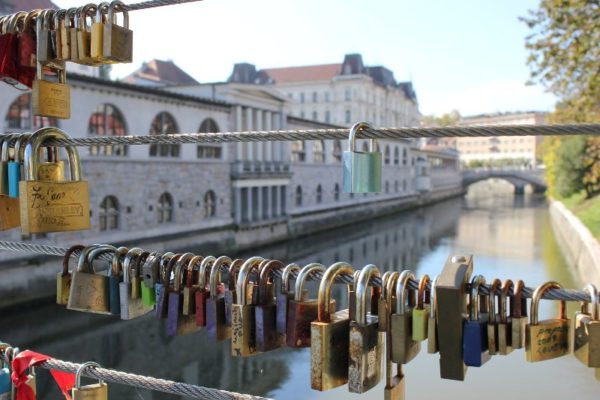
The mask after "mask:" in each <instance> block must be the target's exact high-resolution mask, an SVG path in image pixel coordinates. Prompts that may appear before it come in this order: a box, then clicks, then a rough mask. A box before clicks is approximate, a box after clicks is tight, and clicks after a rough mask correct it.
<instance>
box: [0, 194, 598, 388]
mask: <svg viewBox="0 0 600 400" xmlns="http://www.w3.org/2000/svg"><path fill="white" fill-rule="evenodd" d="M488 193H489V192H488ZM452 253H473V254H475V268H476V271H477V273H482V274H484V275H486V276H487V277H490V278H492V277H496V276H497V277H499V278H506V277H511V278H515V277H520V278H522V279H524V280H525V281H526V282H527V284H529V285H535V284H538V283H540V282H542V281H545V280H548V279H556V280H559V281H561V282H562V283H564V284H565V286H568V287H579V286H581V283H580V282H577V281H576V280H575V279H574V278H572V277H571V275H570V272H569V269H568V268H566V265H565V263H564V261H563V259H562V257H561V256H560V252H559V250H558V247H557V245H556V243H555V239H554V237H553V235H552V231H551V229H550V224H549V221H548V212H547V210H546V206H545V203H544V200H543V199H540V198H537V197H531V196H524V197H523V196H522V197H514V196H512V195H496V196H487V197H481V196H475V195H473V194H471V195H469V196H467V197H466V198H465V199H455V200H451V201H446V202H443V203H439V204H436V205H433V206H431V207H427V208H424V209H421V210H413V211H408V212H406V213H403V214H401V215H393V216H387V217H384V218H380V219H377V220H370V221H367V222H363V223H359V224H355V225H352V226H348V227H346V228H343V229H339V230H335V231H331V232H327V233H322V234H318V235H313V236H311V237H307V238H299V239H296V240H292V241H289V242H287V243H281V244H277V245H273V246H269V247H265V248H262V249H254V250H252V251H249V252H243V253H240V254H239V255H238V256H240V257H247V256H250V255H256V254H260V255H262V256H264V257H269V258H278V259H281V260H285V261H296V262H299V263H301V264H305V263H308V262H314V261H318V262H321V263H324V264H330V263H332V262H333V261H338V260H345V261H348V262H350V263H351V264H353V265H355V266H357V267H359V266H363V265H365V264H368V263H374V264H376V265H378V266H379V267H380V268H382V269H384V270H385V269H401V268H402V267H405V266H406V267H409V266H413V268H412V269H415V270H416V271H417V272H418V274H421V273H428V274H430V275H435V274H436V273H437V272H439V270H440V268H441V267H442V266H443V263H444V261H445V260H446V258H447V256H448V255H449V254H452ZM311 290H313V293H314V286H313V287H312V289H311ZM336 292H337V296H338V299H340V301H341V303H342V305H345V299H343V298H341V297H340V296H341V295H342V292H343V288H342V287H339V286H338V287H337V289H336ZM545 303H553V302H545ZM553 306H554V304H545V307H544V308H543V312H544V313H546V314H547V313H550V312H553V310H554V307H553ZM0 325H1V326H3V327H5V328H4V329H2V331H3V337H2V339H3V340H6V341H8V342H10V343H15V344H18V345H19V346H20V347H21V348H32V349H36V350H39V351H40V352H42V353H46V354H51V355H54V356H56V357H59V358H64V359H67V360H72V361H84V360H96V361H98V362H99V363H100V364H102V365H103V366H106V367H111V368H115V369H119V370H123V371H130V372H134V373H140V374H145V375H150V376H156V377H162V378H166V379H172V380H177V381H184V382H189V383H195V384H200V385H206V386H210V387H219V388H223V389H226V390H232V391H240V392H244V393H251V394H257V395H267V396H271V397H275V398H285V399H309V398H319V399H328V398H329V399H340V398H356V399H358V398H361V399H380V398H381V397H382V392H383V385H379V386H378V387H377V388H375V389H373V390H371V391H370V392H368V393H367V394H366V395H363V396H356V395H350V394H348V393H347V389H346V388H345V387H342V388H339V389H336V390H333V391H329V392H325V393H319V392H315V391H312V390H311V389H310V376H309V374H310V364H309V363H310V352H309V351H308V350H290V349H281V350H278V351H275V352H271V353H267V354H263V355H258V356H255V357H251V358H246V359H241V358H234V357H231V356H230V355H229V354H230V346H229V343H227V342H223V343H216V344H215V343H213V342H211V341H210V340H208V339H207V337H206V335H205V333H204V332H199V333H196V334H192V335H187V336H182V337H177V338H169V337H167V336H166V335H165V333H164V332H165V330H164V327H163V326H162V323H158V321H156V320H155V319H154V318H153V317H152V316H146V317H144V318H140V319H137V320H133V321H115V320H114V319H112V318H107V317H101V316H95V315H88V314H83V313H78V312H70V311H66V310H64V309H62V308H60V307H58V306H55V305H53V304H51V305H46V306H41V307H36V308H32V309H29V310H24V311H22V312H21V313H20V314H13V315H4V316H2V317H0ZM6 327H10V328H8V329H6ZM438 368H439V366H438V356H437V355H428V354H426V353H424V352H422V353H421V354H420V355H419V356H418V357H417V359H416V360H415V361H413V362H411V363H410V364H409V365H408V366H406V367H405V368H404V370H405V371H404V372H405V374H406V379H407V398H409V399H422V398H442V397H448V396H450V397H459V396H460V397H461V398H464V399H479V398H480V397H481V393H485V397H486V398H490V399H504V398H506V397H510V398H514V399H525V398H531V397H535V398H538V397H544V398H547V399H562V398H563V397H565V396H576V397H577V398H579V399H592V398H597V390H598V388H599V387H600V386H599V385H598V383H597V382H595V381H594V379H593V374H592V372H591V371H589V370H587V369H585V368H583V367H581V366H580V365H579V364H578V363H577V361H575V360H574V359H573V358H571V357H563V358H562V359H559V360H555V361H551V362H547V363H540V364H527V363H525V356H524V354H523V351H521V350H520V351H515V352H513V353H512V354H511V355H509V356H507V357H494V358H493V359H492V360H491V361H490V362H489V363H488V364H486V365H485V366H484V367H483V368H480V369H478V368H470V369H469V371H468V374H467V383H466V384H465V383H458V382H452V381H443V380H441V379H439V372H438ZM38 382H39V383H38V385H39V391H40V393H41V394H40V396H39V398H40V399H55V398H59V393H58V391H56V390H55V388H54V384H53V383H50V382H49V380H48V379H47V377H46V374H45V372H40V377H39V378H38ZM490 388H499V389H500V388H502V391H501V392H494V391H490ZM110 392H111V398H143V399H174V398H177V397H175V396H169V395H165V394H160V393H151V392H148V391H143V390H140V391H136V390H135V389H131V388H128V387H125V386H121V385H113V384H111V385H110Z"/></svg>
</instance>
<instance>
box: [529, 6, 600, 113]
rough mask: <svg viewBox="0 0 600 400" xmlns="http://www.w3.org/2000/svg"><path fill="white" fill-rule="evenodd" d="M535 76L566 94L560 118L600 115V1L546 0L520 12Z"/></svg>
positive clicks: (560, 106) (553, 90) (563, 95)
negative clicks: (523, 12)
mask: <svg viewBox="0 0 600 400" xmlns="http://www.w3.org/2000/svg"><path fill="white" fill-rule="evenodd" d="M521 20H522V21H524V22H525V23H526V24H527V26H528V27H529V28H530V29H531V30H532V33H531V34H530V35H529V36H527V38H526V48H527V49H529V51H530V55H529V58H528V59H527V62H528V64H529V65H530V67H531V79H532V81H537V82H540V83H542V84H543V85H544V86H546V87H547V88H548V90H549V91H550V92H552V93H554V94H555V95H557V96H558V97H559V98H560V99H561V100H560V103H559V104H557V107H556V112H555V114H554V116H553V117H554V120H555V121H561V122H595V121H599V120H600V45H599V43H600V1H599V0H541V2H540V6H539V8H538V9H537V10H530V11H529V15H528V17H523V18H521Z"/></svg>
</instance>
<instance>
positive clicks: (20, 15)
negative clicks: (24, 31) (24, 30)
mask: <svg viewBox="0 0 600 400" xmlns="http://www.w3.org/2000/svg"><path fill="white" fill-rule="evenodd" d="M26 17H27V12H26V11H19V12H17V13H15V14H13V15H12V16H10V17H9V18H8V20H7V23H6V32H7V33H13V34H17V33H19V21H20V20H24V19H25V18H26Z"/></svg>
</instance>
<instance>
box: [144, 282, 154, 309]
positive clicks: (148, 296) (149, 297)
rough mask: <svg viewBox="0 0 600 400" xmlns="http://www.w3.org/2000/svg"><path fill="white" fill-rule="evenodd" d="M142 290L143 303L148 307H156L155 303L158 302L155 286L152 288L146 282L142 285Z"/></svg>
mask: <svg viewBox="0 0 600 400" xmlns="http://www.w3.org/2000/svg"><path fill="white" fill-rule="evenodd" d="M141 290H142V303H143V304H144V305H145V306H147V307H154V305H155V304H156V298H155V295H156V292H155V291H154V288H150V287H148V286H146V285H145V284H144V285H142V287H141Z"/></svg>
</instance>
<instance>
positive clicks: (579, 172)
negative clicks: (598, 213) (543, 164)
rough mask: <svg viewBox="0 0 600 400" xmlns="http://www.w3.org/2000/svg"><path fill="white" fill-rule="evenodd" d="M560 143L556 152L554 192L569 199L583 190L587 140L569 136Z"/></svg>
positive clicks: (582, 137)
mask: <svg viewBox="0 0 600 400" xmlns="http://www.w3.org/2000/svg"><path fill="white" fill-rule="evenodd" d="M560 142H561V143H560V146H559V147H558V149H557V150H556V163H555V171H556V172H557V174H556V191H557V192H558V194H559V195H560V196H562V197H569V196H571V195H573V194H575V193H577V192H579V191H581V190H583V189H585V185H584V184H583V177H584V175H585V172H586V168H585V165H584V162H583V155H584V154H585V147H586V142H587V138H586V137H585V136H569V137H565V138H563V139H562V140H561V141H560ZM588 196H589V193H588Z"/></svg>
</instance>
